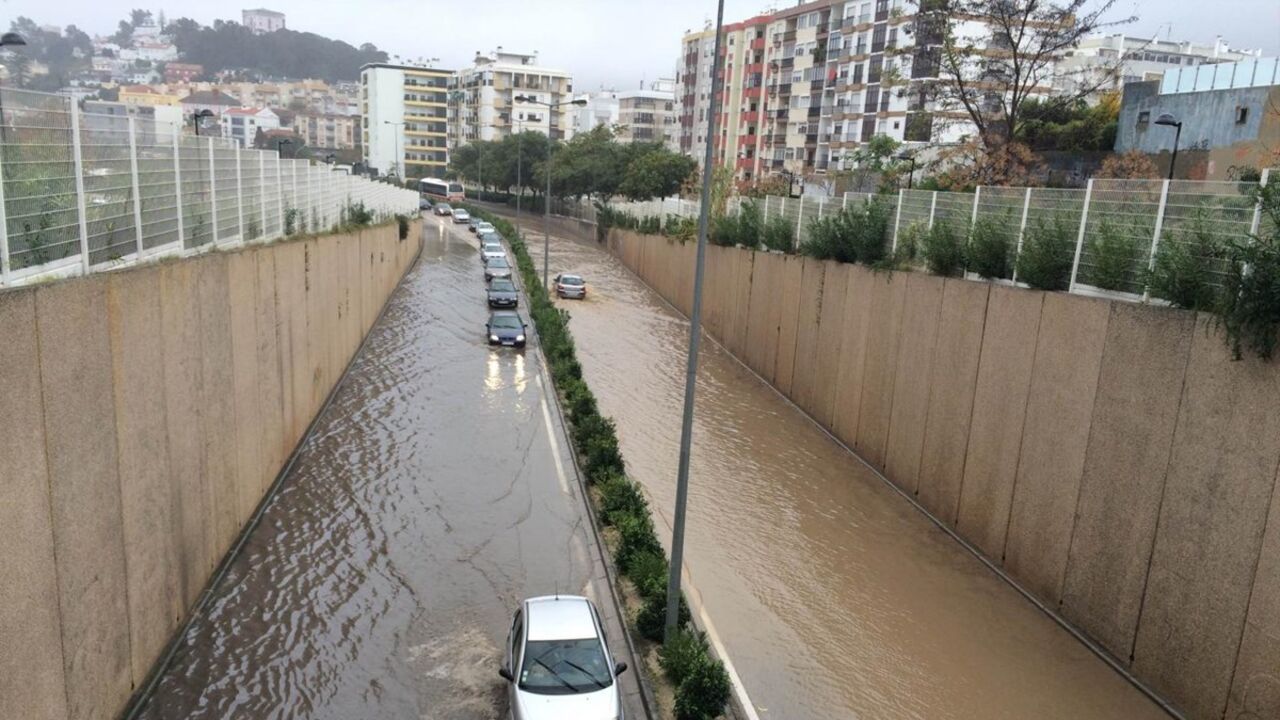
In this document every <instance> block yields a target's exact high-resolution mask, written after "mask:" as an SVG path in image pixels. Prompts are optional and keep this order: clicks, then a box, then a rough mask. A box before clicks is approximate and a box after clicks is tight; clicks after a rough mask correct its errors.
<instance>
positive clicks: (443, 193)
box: [418, 178, 467, 203]
mask: <svg viewBox="0 0 1280 720" xmlns="http://www.w3.org/2000/svg"><path fill="white" fill-rule="evenodd" d="M418 193H419V194H420V195H421V196H422V197H424V198H430V200H431V202H450V203H452V202H462V201H463V200H466V199H467V196H466V193H464V192H463V190H462V183H459V182H453V181H451V180H441V179H439V178H424V179H423V180H421V181H420V182H419V183H418Z"/></svg>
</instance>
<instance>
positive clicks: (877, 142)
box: [845, 133, 902, 192]
mask: <svg viewBox="0 0 1280 720" xmlns="http://www.w3.org/2000/svg"><path fill="white" fill-rule="evenodd" d="M900 147H902V143H900V142H898V141H897V140H894V139H893V138H891V137H889V136H888V135H885V134H883V133H881V134H878V135H872V136H871V139H870V140H868V141H867V142H864V143H862V144H860V145H859V146H858V149H857V150H854V151H853V152H852V153H850V154H849V155H847V156H845V157H846V159H848V160H851V161H853V163H854V167H855V169H856V172H854V173H847V174H848V175H850V176H851V177H853V178H854V179H855V181H856V182H855V184H854V186H853V188H852V189H853V190H854V191H855V192H870V190H868V189H867V183H868V180H869V179H870V178H871V175H872V174H875V175H877V176H881V175H884V174H885V171H887V170H891V169H892V167H893V162H892V159H893V156H894V155H895V154H896V153H897V152H898V148H900Z"/></svg>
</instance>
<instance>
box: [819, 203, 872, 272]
mask: <svg viewBox="0 0 1280 720" xmlns="http://www.w3.org/2000/svg"><path fill="white" fill-rule="evenodd" d="M890 215H891V213H890V210H889V206H888V204H887V203H884V202H880V201H878V200H873V201H871V202H867V203H856V204H855V205H854V206H853V207H846V208H843V209H841V210H840V211H838V212H836V213H833V214H831V215H826V216H823V217H820V218H817V219H815V220H813V221H811V222H810V223H809V237H808V239H806V240H805V242H804V243H803V244H802V245H801V247H800V251H801V252H803V253H804V254H806V255H809V256H811V257H816V258H819V259H823V260H838V261H840V262H860V263H863V264H866V265H879V264H880V263H881V262H882V261H883V260H884V259H885V258H886V257H888V255H889V218H890Z"/></svg>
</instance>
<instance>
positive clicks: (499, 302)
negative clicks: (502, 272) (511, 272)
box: [489, 278, 520, 308]
mask: <svg viewBox="0 0 1280 720" xmlns="http://www.w3.org/2000/svg"><path fill="white" fill-rule="evenodd" d="M519 304H520V293H519V292H517V291H516V284H515V283H513V282H511V279H510V278H494V279H493V282H491V283H489V307H491V308H513V307H516V306H517V305H519Z"/></svg>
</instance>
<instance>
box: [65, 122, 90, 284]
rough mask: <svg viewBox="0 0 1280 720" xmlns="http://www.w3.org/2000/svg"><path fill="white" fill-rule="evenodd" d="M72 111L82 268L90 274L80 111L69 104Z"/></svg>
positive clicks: (72, 149) (72, 150)
mask: <svg viewBox="0 0 1280 720" xmlns="http://www.w3.org/2000/svg"><path fill="white" fill-rule="evenodd" d="M67 104H68V107H69V108H70V111H71V158H72V160H73V166H74V167H75V173H76V209H77V211H78V212H79V214H80V267H81V268H82V269H83V270H84V274H85V275H88V274H89V217H88V215H89V214H88V212H87V211H86V209H85V199H84V157H83V155H82V151H81V148H80V110H79V109H78V108H77V107H76V105H75V103H74V102H68V103H67Z"/></svg>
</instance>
